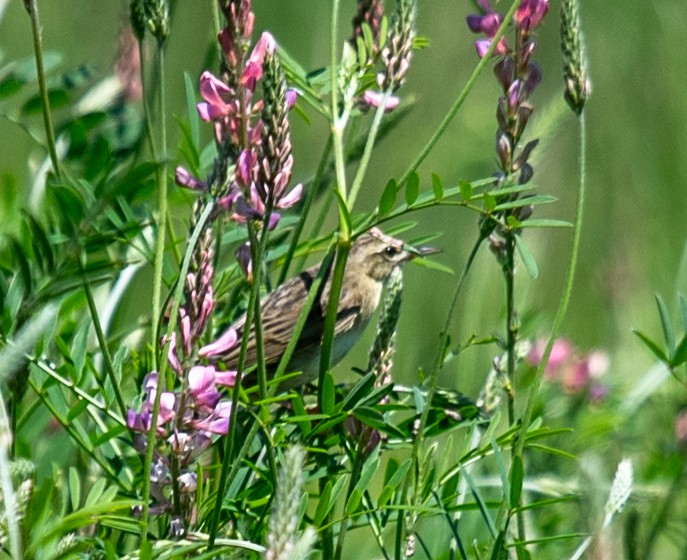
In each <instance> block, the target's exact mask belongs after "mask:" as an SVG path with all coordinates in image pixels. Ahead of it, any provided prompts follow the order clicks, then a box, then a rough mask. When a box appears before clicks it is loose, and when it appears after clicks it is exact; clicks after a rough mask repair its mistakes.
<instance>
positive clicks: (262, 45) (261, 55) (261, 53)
mask: <svg viewBox="0 0 687 560" xmlns="http://www.w3.org/2000/svg"><path fill="white" fill-rule="evenodd" d="M275 50H277V42H276V41H275V40H274V37H272V35H271V34H270V33H268V32H267V31H265V32H263V34H262V35H261V36H260V39H259V40H258V42H257V43H256V44H255V47H254V48H253V52H252V53H251V54H250V57H249V58H248V62H246V67H245V68H244V69H243V72H242V74H241V79H240V80H239V82H240V83H241V85H244V86H246V87H247V88H248V89H249V90H250V91H255V86H256V84H257V82H258V81H259V80H260V78H262V63H263V62H264V61H265V54H267V53H270V54H272V53H273V52H274V51H275Z"/></svg>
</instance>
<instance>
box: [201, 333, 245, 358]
mask: <svg viewBox="0 0 687 560" xmlns="http://www.w3.org/2000/svg"><path fill="white" fill-rule="evenodd" d="M237 341H238V336H237V334H236V330H235V329H232V328H229V329H227V330H226V331H225V332H224V333H223V334H222V335H221V336H220V337H219V338H218V339H217V340H215V341H214V342H211V343H210V344H207V345H206V346H203V347H202V348H201V349H200V350H199V351H198V356H200V357H201V358H208V357H214V356H220V355H222V354H224V353H226V352H228V351H229V350H231V349H232V348H233V347H234V346H236V342H237Z"/></svg>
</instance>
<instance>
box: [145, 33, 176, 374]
mask: <svg viewBox="0 0 687 560" xmlns="http://www.w3.org/2000/svg"><path fill="white" fill-rule="evenodd" d="M155 52H156V54H157V64H156V69H157V76H156V78H157V82H158V87H159V91H158V111H159V121H160V122H159V129H158V137H159V138H160V159H158V160H157V164H158V166H157V183H158V216H157V220H156V229H157V243H156V247H155V263H154V271H153V302H152V321H153V322H152V328H151V341H150V343H151V346H152V348H154V349H158V348H159V347H160V345H159V340H160V330H159V327H160V321H159V319H160V316H161V308H160V306H161V301H162V281H163V278H162V276H163V273H164V270H163V268H164V256H165V237H166V236H165V233H166V223H167V212H168V209H167V140H166V137H167V130H166V117H165V87H164V84H165V58H164V41H162V40H158V41H157V49H156V50H155ZM172 322H174V321H172ZM161 361H162V357H161V355H160V354H159V352H157V351H155V352H153V368H154V369H155V370H158V371H159V370H160V362H161Z"/></svg>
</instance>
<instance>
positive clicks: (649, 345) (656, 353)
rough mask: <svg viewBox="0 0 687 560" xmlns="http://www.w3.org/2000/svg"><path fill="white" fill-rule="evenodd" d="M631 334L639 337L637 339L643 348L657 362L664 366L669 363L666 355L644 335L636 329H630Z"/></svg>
mask: <svg viewBox="0 0 687 560" xmlns="http://www.w3.org/2000/svg"><path fill="white" fill-rule="evenodd" d="M632 332H633V333H635V334H636V335H637V336H638V337H639V339H640V340H641V341H642V342H643V343H644V346H646V347H647V348H648V349H649V350H651V352H652V353H653V355H654V356H656V357H657V358H658V359H659V360H661V361H662V362H665V363H666V364H667V363H669V362H670V360H668V356H667V354H666V353H665V352H664V351H663V350H662V349H661V348H660V347H659V345H658V344H657V343H656V342H654V341H653V340H651V339H650V338H649V337H648V336H646V335H645V334H644V333H642V332H640V331H638V330H636V329H632Z"/></svg>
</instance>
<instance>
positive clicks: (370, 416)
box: [353, 406, 385, 428]
mask: <svg viewBox="0 0 687 560" xmlns="http://www.w3.org/2000/svg"><path fill="white" fill-rule="evenodd" d="M353 415H354V416H355V417H356V418H357V419H358V420H360V421H361V422H362V423H363V424H366V425H368V426H371V427H373V428H383V427H384V425H385V422H384V416H383V415H382V413H381V412H379V411H378V410H375V409H374V408H371V407H369V406H359V407H358V408H354V409H353Z"/></svg>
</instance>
